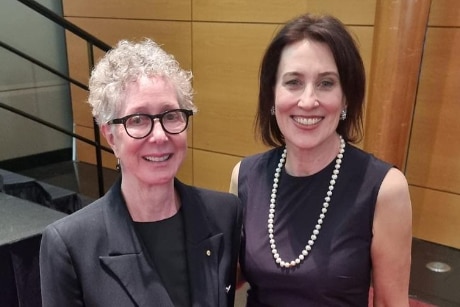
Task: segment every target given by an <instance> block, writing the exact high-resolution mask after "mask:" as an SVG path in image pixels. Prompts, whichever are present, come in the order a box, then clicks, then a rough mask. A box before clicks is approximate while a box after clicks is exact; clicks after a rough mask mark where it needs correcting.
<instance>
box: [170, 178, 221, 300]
mask: <svg viewBox="0 0 460 307" xmlns="http://www.w3.org/2000/svg"><path fill="white" fill-rule="evenodd" d="M175 184H176V188H177V189H178V191H179V193H180V195H181V199H182V210H183V212H184V221H185V231H186V238H187V242H186V244H187V260H188V268H189V269H188V270H189V278H190V288H191V294H192V305H193V306H196V307H198V306H200V307H203V306H210V307H216V306H221V305H220V304H219V299H218V298H219V290H221V291H222V290H224V289H219V271H218V267H219V253H220V248H221V244H222V240H223V234H222V233H216V231H213V229H212V225H211V224H210V223H209V220H208V218H207V216H206V213H205V208H204V203H203V201H202V199H201V198H200V197H199V195H198V194H197V193H196V191H195V189H194V188H192V187H188V186H186V185H184V184H182V183H180V182H179V181H178V180H176V182H175Z"/></svg>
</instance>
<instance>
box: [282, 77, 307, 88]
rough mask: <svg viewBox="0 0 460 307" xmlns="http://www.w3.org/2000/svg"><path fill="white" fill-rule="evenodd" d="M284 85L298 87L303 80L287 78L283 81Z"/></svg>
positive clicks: (301, 84)
mask: <svg viewBox="0 0 460 307" xmlns="http://www.w3.org/2000/svg"><path fill="white" fill-rule="evenodd" d="M284 85H285V86H286V87H288V88H298V87H301V86H303V82H302V81H301V80H300V79H297V78H296V79H288V80H286V81H284Z"/></svg>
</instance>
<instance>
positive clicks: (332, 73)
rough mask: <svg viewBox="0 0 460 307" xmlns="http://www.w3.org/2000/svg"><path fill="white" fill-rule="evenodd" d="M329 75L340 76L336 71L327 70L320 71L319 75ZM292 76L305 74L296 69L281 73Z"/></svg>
mask: <svg viewBox="0 0 460 307" xmlns="http://www.w3.org/2000/svg"><path fill="white" fill-rule="evenodd" d="M329 75H333V76H336V77H337V78H339V74H338V73H337V72H335V71H325V72H322V73H319V74H318V76H319V77H325V76H329ZM290 76H296V77H297V76H303V74H302V73H299V72H296V71H290V72H287V73H284V74H282V75H281V77H290Z"/></svg>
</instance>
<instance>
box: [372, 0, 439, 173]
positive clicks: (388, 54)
mask: <svg viewBox="0 0 460 307" xmlns="http://www.w3.org/2000/svg"><path fill="white" fill-rule="evenodd" d="M430 5H431V0H419V1H407V0H394V1H389V0H378V1H377V5H376V14H375V25H374V43H373V44H374V45H373V55H372V63H371V73H370V83H369V95H368V105H367V110H366V125H365V136H366V137H365V140H364V147H363V148H364V149H365V150H367V151H369V152H372V153H374V154H375V155H376V156H378V157H379V158H381V159H383V160H385V161H388V162H389V163H392V164H394V165H396V166H397V167H399V168H400V169H401V170H404V168H405V163H406V158H407V157H406V155H407V148H408V142H409V134H410V128H411V127H410V126H411V122H412V113H413V109H414V104H415V98H416V95H417V85H418V79H419V71H420V66H421V59H422V53H423V44H424V39H425V32H426V28H427V24H428V15H429V10H430Z"/></svg>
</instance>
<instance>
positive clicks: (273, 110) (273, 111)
mask: <svg viewBox="0 0 460 307" xmlns="http://www.w3.org/2000/svg"><path fill="white" fill-rule="evenodd" d="M270 114H271V115H275V106H272V108H271V109H270Z"/></svg>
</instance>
